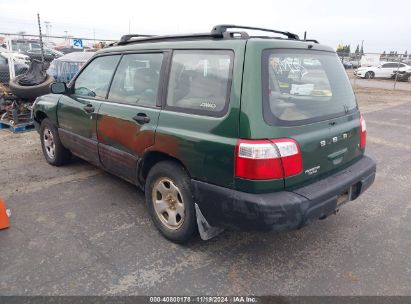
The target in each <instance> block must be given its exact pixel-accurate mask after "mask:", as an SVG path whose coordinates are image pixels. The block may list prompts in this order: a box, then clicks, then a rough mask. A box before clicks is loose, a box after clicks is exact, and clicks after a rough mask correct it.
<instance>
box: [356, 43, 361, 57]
mask: <svg viewBox="0 0 411 304" xmlns="http://www.w3.org/2000/svg"><path fill="white" fill-rule="evenodd" d="M359 53H360V45H359V44H357V47H356V49H355V55H358V54H359Z"/></svg>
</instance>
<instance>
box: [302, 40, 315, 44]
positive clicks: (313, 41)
mask: <svg viewBox="0 0 411 304" xmlns="http://www.w3.org/2000/svg"><path fill="white" fill-rule="evenodd" d="M303 41H307V42H314V43H317V44H318V43H319V42H318V40H315V39H305V40H303Z"/></svg>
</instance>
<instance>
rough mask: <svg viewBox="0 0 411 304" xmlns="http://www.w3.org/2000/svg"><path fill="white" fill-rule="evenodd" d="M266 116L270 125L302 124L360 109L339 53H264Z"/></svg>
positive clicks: (270, 51) (286, 50)
mask: <svg viewBox="0 0 411 304" xmlns="http://www.w3.org/2000/svg"><path fill="white" fill-rule="evenodd" d="M262 64H263V68H262V70H263V114H264V119H265V121H266V122H268V123H269V124H277V125H299V124H304V123H310V122H315V121H320V120H325V119H329V118H333V117H337V116H341V115H344V114H345V113H348V112H351V111H353V110H355V109H356V108H357V103H356V100H355V96H354V93H353V91H352V88H351V84H350V82H349V80H348V77H347V75H346V73H345V71H344V68H343V66H342V65H341V64H340V62H339V59H338V57H337V55H336V54H335V53H332V52H326V51H314V50H294V49H290V50H288V49H277V50H265V51H264V52H263V61H262Z"/></svg>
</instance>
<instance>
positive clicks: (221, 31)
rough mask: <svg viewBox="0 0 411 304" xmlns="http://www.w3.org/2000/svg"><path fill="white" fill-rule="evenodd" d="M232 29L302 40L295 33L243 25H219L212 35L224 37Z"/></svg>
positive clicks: (214, 28) (215, 27)
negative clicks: (274, 34)
mask: <svg viewBox="0 0 411 304" xmlns="http://www.w3.org/2000/svg"><path fill="white" fill-rule="evenodd" d="M230 28H232V29H244V30H254V31H262V32H270V33H276V34H281V35H285V36H287V38H289V39H296V40H299V39H300V38H299V37H298V35H297V34H293V33H290V32H283V31H277V30H270V29H266V28H261V27H251V26H242V25H234V24H219V25H216V26H214V27H213V29H212V30H211V34H212V35H223V34H224V33H225V32H227V29H230Z"/></svg>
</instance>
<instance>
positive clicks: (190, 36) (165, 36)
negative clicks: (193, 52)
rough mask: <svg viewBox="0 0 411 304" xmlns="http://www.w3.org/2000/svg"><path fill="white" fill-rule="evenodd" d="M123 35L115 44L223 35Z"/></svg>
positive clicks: (219, 36)
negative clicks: (132, 38) (132, 36)
mask: <svg viewBox="0 0 411 304" xmlns="http://www.w3.org/2000/svg"><path fill="white" fill-rule="evenodd" d="M125 36H129V35H124V36H123V37H125ZM123 37H121V39H120V41H119V42H118V43H117V45H124V44H128V43H139V42H160V41H164V40H185V39H206V38H223V37H224V36H223V35H211V34H210V33H197V34H179V35H164V36H148V37H143V36H141V35H140V37H143V38H141V39H136V40H129V39H123ZM135 37H138V36H135Z"/></svg>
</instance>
